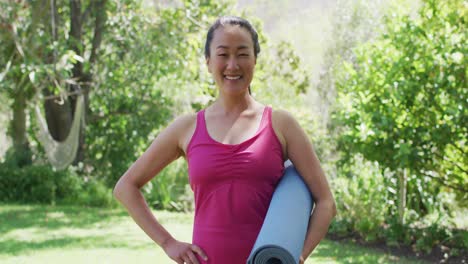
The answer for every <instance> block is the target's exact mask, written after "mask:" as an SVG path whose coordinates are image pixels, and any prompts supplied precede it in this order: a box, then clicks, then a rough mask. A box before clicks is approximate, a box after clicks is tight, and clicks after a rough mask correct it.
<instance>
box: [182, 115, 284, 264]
mask: <svg viewBox="0 0 468 264" xmlns="http://www.w3.org/2000/svg"><path fill="white" fill-rule="evenodd" d="M271 112H272V110H271V108H270V107H265V110H264V111H263V116H262V120H261V123H260V126H259V128H258V130H257V132H256V133H255V135H254V136H253V137H252V138H250V139H248V140H246V141H244V142H242V143H240V144H235V145H230V144H223V143H220V142H218V141H215V140H214V139H213V138H211V136H210V135H209V134H208V131H207V128H206V123H205V110H202V111H200V112H198V113H197V126H196V129H195V132H194V134H193V136H192V139H191V140H190V143H189V145H188V147H187V160H188V173H189V182H190V186H191V188H192V190H193V192H194V195H195V219H194V227H193V240H192V243H193V244H195V245H198V246H200V247H201V248H202V249H203V250H204V251H205V252H206V254H207V255H208V261H203V260H202V259H201V258H199V262H200V263H211V264H219V263H224V264H241V263H246V261H247V258H248V256H249V254H250V251H251V250H252V247H253V245H254V243H255V240H256V238H257V235H258V233H259V232H260V228H261V226H262V224H263V220H264V218H265V215H266V213H267V210H268V206H269V204H270V200H271V197H272V195H273V191H274V189H275V187H276V185H277V183H278V181H279V180H280V178H281V177H282V175H283V171H284V166H283V151H282V147H281V143H280V142H279V140H278V138H277V136H276V134H275V132H274V131H273V127H272V125H271Z"/></svg>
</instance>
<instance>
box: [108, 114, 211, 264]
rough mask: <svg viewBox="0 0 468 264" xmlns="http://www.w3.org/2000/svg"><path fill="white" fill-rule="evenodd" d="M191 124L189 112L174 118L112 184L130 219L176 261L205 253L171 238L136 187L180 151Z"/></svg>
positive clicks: (144, 182)
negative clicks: (187, 114)
mask: <svg viewBox="0 0 468 264" xmlns="http://www.w3.org/2000/svg"><path fill="white" fill-rule="evenodd" d="M194 125H195V121H194V116H193V115H190V116H182V117H179V118H177V119H176V120H175V121H174V122H173V123H172V124H171V125H169V126H168V127H167V128H166V129H165V130H163V131H162V132H161V133H160V134H159V135H158V136H157V137H156V139H155V140H154V141H153V143H152V144H151V146H150V147H149V148H148V149H147V150H146V151H145V152H144V153H143V155H142V156H141V157H139V158H138V159H137V160H136V161H135V163H133V165H132V166H130V168H129V169H128V170H127V171H126V172H125V173H124V175H123V176H122V177H121V178H120V179H119V181H118V182H117V184H116V185H115V188H114V196H115V197H116V198H117V200H118V201H119V202H120V203H122V204H123V205H124V206H125V208H126V209H127V211H128V213H129V214H130V216H131V217H132V218H133V219H134V221H135V222H136V223H137V224H138V225H139V226H140V227H141V229H143V231H144V232H145V233H146V234H147V235H148V236H149V237H150V238H151V239H152V240H153V241H154V242H156V243H157V244H158V245H159V246H161V247H162V248H163V249H164V251H165V252H166V254H167V255H168V256H169V257H170V258H172V259H173V260H175V261H176V262H177V263H184V262H185V263H198V262H197V261H196V259H195V256H194V254H193V253H197V254H199V255H200V256H201V257H204V256H205V254H204V252H202V250H201V249H200V248H199V247H197V246H195V245H191V244H188V243H182V242H179V241H177V240H176V239H174V238H173V237H172V236H171V234H170V233H169V232H168V231H167V230H166V229H165V228H164V227H163V226H162V225H161V224H160V223H159V222H158V221H157V219H156V217H155V216H154V215H153V214H152V212H151V210H150V209H149V207H148V205H147V203H146V201H145V199H144V197H143V195H142V194H141V192H140V189H141V188H142V187H143V185H145V184H146V183H147V182H148V181H150V180H151V179H152V178H153V177H154V176H155V175H157V174H158V173H159V172H160V171H161V170H162V169H163V168H164V167H166V166H167V165H168V164H169V163H171V162H172V161H174V160H176V159H177V158H179V157H180V156H182V155H183V153H184V152H183V146H184V144H186V142H187V138H188V136H187V135H188V134H187V131H191V130H193V128H194ZM190 136H191V134H190Z"/></svg>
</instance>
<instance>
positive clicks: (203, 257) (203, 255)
mask: <svg viewBox="0 0 468 264" xmlns="http://www.w3.org/2000/svg"><path fill="white" fill-rule="evenodd" d="M191 248H192V251H193V252H195V253H197V254H198V255H199V256H200V257H202V259H203V260H204V261H207V260H208V257H207V256H206V254H205V252H204V251H203V250H202V249H201V248H200V247H199V246H197V245H192V246H191Z"/></svg>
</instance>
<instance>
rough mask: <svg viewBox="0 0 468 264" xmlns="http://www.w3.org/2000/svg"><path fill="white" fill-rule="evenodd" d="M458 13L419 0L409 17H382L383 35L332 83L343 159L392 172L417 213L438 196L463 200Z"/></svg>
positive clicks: (461, 26) (462, 48)
mask: <svg viewBox="0 0 468 264" xmlns="http://www.w3.org/2000/svg"><path fill="white" fill-rule="evenodd" d="M463 10H466V9H464V3H463V1H459V0H453V1H432V0H426V1H423V6H422V8H421V9H420V11H419V13H418V14H419V15H418V16H417V17H415V18H412V17H411V16H409V15H404V16H395V17H392V18H388V19H387V21H386V32H385V33H384V34H383V35H382V36H381V37H379V38H378V39H376V40H375V41H372V42H369V43H367V44H365V45H362V46H361V47H360V48H359V49H358V50H357V51H356V53H357V59H356V61H355V63H349V62H348V63H345V64H344V68H343V69H344V71H343V74H342V75H341V76H340V79H339V80H338V81H337V86H338V87H339V103H340V105H341V108H339V109H338V110H337V111H336V112H335V114H334V122H336V124H339V127H340V128H341V130H340V131H341V133H342V136H341V137H340V141H339V144H340V148H341V151H342V153H343V155H344V158H345V159H346V160H349V159H350V158H351V157H352V155H354V154H356V153H361V154H362V155H363V156H364V157H365V158H366V159H367V160H370V161H377V162H378V163H379V164H380V165H381V166H383V167H384V168H387V169H389V170H391V171H393V172H396V173H397V175H399V177H398V182H399V186H400V187H401V188H400V190H401V191H400V194H401V193H402V192H403V194H405V193H406V195H404V196H403V197H402V198H406V199H408V204H407V206H408V208H409V209H412V210H414V211H415V212H417V213H418V214H420V215H425V214H427V213H429V212H431V211H432V210H433V209H434V208H435V206H436V204H437V199H436V196H437V194H438V193H439V192H441V191H442V190H445V191H454V192H456V193H457V194H458V195H459V198H460V200H465V201H466V195H467V190H468V186H467V179H468V173H467V172H468V167H467V164H468V159H467V155H466V151H467V146H466V135H467V128H466V126H464V125H463V124H466V123H467V121H468V120H467V117H468V115H467V110H466V109H467V107H468V100H467V99H468V98H467V90H466V57H465V54H466V53H467V50H466V45H464V43H465V42H466V30H465V28H466V21H465V18H464V15H463V14H464V13H463V12H465V11H463ZM405 186H407V192H405V189H406V188H405ZM400 209H401V208H400ZM401 217H402V216H401Z"/></svg>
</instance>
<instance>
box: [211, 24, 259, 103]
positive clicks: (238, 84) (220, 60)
mask: <svg viewBox="0 0 468 264" xmlns="http://www.w3.org/2000/svg"><path fill="white" fill-rule="evenodd" d="M206 63H207V65H208V71H209V72H210V73H211V74H212V75H213V78H214V80H215V82H216V85H217V86H218V87H219V89H220V92H222V93H226V94H233V95H235V94H240V93H242V92H245V91H247V90H248V87H249V85H250V82H251V81H252V78H253V73H254V68H255V63H256V58H255V54H254V46H253V40H252V37H251V35H250V33H249V32H248V31H247V30H246V29H244V28H242V27H240V26H237V25H232V26H231V25H226V26H221V27H219V28H218V29H216V30H215V32H214V35H213V40H212V42H211V44H210V57H209V58H207V59H206Z"/></svg>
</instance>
